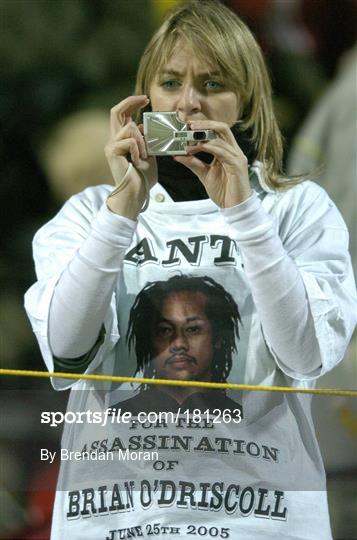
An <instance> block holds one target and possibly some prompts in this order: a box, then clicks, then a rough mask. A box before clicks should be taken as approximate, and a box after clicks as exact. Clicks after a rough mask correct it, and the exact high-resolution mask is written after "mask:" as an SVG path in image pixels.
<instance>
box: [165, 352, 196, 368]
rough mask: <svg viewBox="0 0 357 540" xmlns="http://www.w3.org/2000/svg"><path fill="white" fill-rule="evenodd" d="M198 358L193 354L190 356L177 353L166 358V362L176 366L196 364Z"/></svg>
mask: <svg viewBox="0 0 357 540" xmlns="http://www.w3.org/2000/svg"><path fill="white" fill-rule="evenodd" d="M196 363H197V362H196V359H195V358H193V356H189V355H188V354H175V355H172V356H170V358H169V359H168V360H166V362H165V364H166V365H170V366H176V367H181V366H182V367H183V366H186V365H187V364H196Z"/></svg>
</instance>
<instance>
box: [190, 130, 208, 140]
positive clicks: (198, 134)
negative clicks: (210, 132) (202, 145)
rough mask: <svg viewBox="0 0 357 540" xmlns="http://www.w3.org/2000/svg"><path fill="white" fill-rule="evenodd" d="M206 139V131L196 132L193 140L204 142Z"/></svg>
mask: <svg viewBox="0 0 357 540" xmlns="http://www.w3.org/2000/svg"><path fill="white" fill-rule="evenodd" d="M205 138H206V133H205V132H204V131H194V133H193V139H194V140H195V141H203V140H204V139H205Z"/></svg>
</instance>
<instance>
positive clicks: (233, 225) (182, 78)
mask: <svg viewBox="0 0 357 540" xmlns="http://www.w3.org/2000/svg"><path fill="white" fill-rule="evenodd" d="M145 110H152V111H175V112H177V113H178V116H179V117H180V119H181V120H182V121H184V122H186V123H187V124H188V125H189V127H190V129H192V130H201V129H209V130H213V131H214V132H215V134H216V139H214V140H211V141H208V142H203V143H199V144H196V145H194V146H189V147H188V148H187V155H186V156H176V157H175V158H173V159H172V158H168V159H165V158H164V159H161V158H159V159H155V158H154V157H148V156H147V150H146V146H145V142H144V139H143V136H142V128H141V124H140V120H138V121H137V122H135V121H134V120H133V117H134V115H137V118H140V113H141V112H142V111H145ZM237 123H238V127H239V130H237V129H236V127H237ZM243 148H244V151H243ZM202 152H204V154H202ZM207 154H208V155H210V156H211V159H212V156H213V161H211V162H210V163H209V162H208V160H207V159H206V158H207ZM106 156H107V159H108V162H109V165H110V168H111V171H112V174H113V178H114V181H115V184H116V188H115V189H114V191H113V190H112V188H111V187H110V186H98V187H95V188H89V189H87V190H85V191H84V192H83V193H81V194H79V195H76V196H75V197H72V198H71V199H70V200H69V201H68V202H67V203H66V205H65V206H64V208H63V209H62V210H61V211H60V213H59V214H58V215H57V216H56V217H55V218H54V219H53V220H52V221H51V222H50V223H48V224H47V225H46V226H45V227H43V228H42V229H41V230H40V231H39V232H38V233H37V235H36V237H35V241H34V252H35V260H36V269H37V273H38V282H37V283H36V284H35V285H34V286H33V287H32V288H31V289H30V290H29V291H28V293H27V296H26V308H27V311H28V313H29V316H30V318H31V321H32V324H33V328H34V331H35V333H36V334H37V336H38V339H39V342H40V346H41V349H42V353H43V356H44V358H45V360H46V363H47V366H48V368H49V369H50V370H51V371H52V370H53V368H55V369H56V370H58V371H71V370H72V371H74V372H79V371H88V372H90V373H99V374H107V375H110V374H119V375H133V373H134V371H135V366H136V362H135V360H133V358H132V357H131V356H130V354H128V351H127V345H126V343H125V339H124V337H125V333H126V330H127V324H128V313H129V311H130V308H131V306H132V305H133V302H134V300H135V297H136V295H137V294H138V292H139V291H140V290H141V289H142V288H143V287H145V285H146V284H147V283H148V282H153V281H158V280H163V279H168V278H170V277H171V276H172V275H175V274H180V273H181V274H182V273H185V274H189V275H197V276H205V275H209V276H211V277H212V278H214V280H215V281H216V282H218V283H220V284H221V285H223V286H224V288H225V289H226V290H227V291H229V292H230V293H231V294H232V296H233V297H234V299H235V301H236V302H237V304H238V306H239V312H240V314H241V319H242V321H241V322H242V325H241V329H240V341H239V347H238V350H239V354H238V361H237V358H236V359H235V361H234V365H233V367H232V371H231V376H230V381H234V382H244V383H250V384H268V385H283V386H286V385H290V386H298V387H311V386H313V385H314V384H315V381H316V379H317V378H318V377H319V376H321V375H322V374H323V373H325V372H326V371H328V370H329V369H331V368H332V367H333V366H334V365H336V364H337V363H338V362H339V361H340V360H341V359H342V357H343V354H344V351H345V348H346V346H347V344H348V340H349V337H350V335H351V333H352V331H353V328H354V324H355V320H354V317H355V305H356V304H355V302H356V300H355V290H354V284H353V277H352V272H351V266H350V258H349V255H348V251H347V246H348V233H347V230H346V227H345V225H344V223H343V221H342V219H341V217H340V215H339V213H338V211H337V210H336V208H335V207H334V205H333V203H332V202H331V201H330V200H329V199H328V197H327V195H326V194H325V192H324V191H323V190H322V189H320V188H319V187H318V186H316V185H314V184H313V183H311V182H308V181H306V182H301V181H297V180H296V181H288V180H286V179H284V178H283V177H282V174H281V171H280V162H281V157H282V144H281V136H280V133H279V130H278V127H277V125H276V121H275V118H274V113H273V108H272V101H271V88H270V83H269V79H268V76H267V71H266V68H265V65H264V61H263V59H262V55H261V52H260V49H259V47H258V45H257V44H256V42H255V40H254V38H253V36H252V35H251V33H250V32H249V30H248V29H247V28H246V27H245V25H244V24H243V23H242V22H241V21H240V20H239V19H238V17H236V16H235V15H234V14H233V13H231V12H230V11H229V10H228V9H227V8H226V7H224V6H223V5H221V4H220V3H218V2H215V1H211V0H208V1H201V2H197V1H192V2H189V3H188V4H186V5H184V6H182V7H179V8H178V9H177V10H176V11H174V12H173V13H171V14H170V15H169V16H168V18H167V19H166V21H165V22H164V23H163V25H162V26H161V28H160V29H159V30H158V31H157V32H156V34H155V35H154V37H153V39H152V41H151V42H150V44H149V45H148V47H147V49H146V51H145V52H144V54H143V57H142V60H141V63H140V66H139V71H138V76H137V87H136V93H135V95H134V96H131V97H128V98H127V99H125V100H124V101H122V102H121V103H119V104H118V105H117V106H115V107H114V108H113V109H112V111H111V136H110V141H109V142H108V145H107V147H106ZM149 323H150V320H148V324H149ZM118 328H119V332H118ZM119 336H122V338H121V339H119ZM181 347H182V350H184V348H185V347H188V345H187V344H183V345H181ZM185 354H186V353H185ZM182 355H183V353H182ZM178 364H179V368H178V371H180V370H181V369H182V368H183V367H182V366H181V365H180V362H179V363H178ZM181 364H182V359H181ZM53 384H54V386H55V387H56V388H58V389H63V388H67V387H69V384H68V382H67V381H60V380H55V381H53ZM76 389H79V390H91V391H90V392H88V393H87V392H76V391H75V390H76ZM109 389H110V387H109V385H103V386H101V387H100V388H99V387H98V386H93V385H90V384H88V383H86V382H84V381H82V382H81V381H79V382H77V383H76V384H75V385H74V390H73V391H72V393H71V397H70V402H69V409H70V410H88V409H91V410H93V409H96V408H97V407H99V408H101V407H102V406H103V404H102V401H103V395H105V393H106V392H108V391H109ZM163 399H164V394H163ZM244 399H245V403H244V400H243V415H244V419H245V420H246V422H247V424H246V425H244V426H245V427H244V429H247V430H248V431H246V432H244V433H245V436H246V439H245V444H246V446H245V448H246V450H247V451H245V452H243V450H242V448H241V447H240V448H241V450H242V451H241V452H240V451H238V450H237V448H238V447H237V444H236V443H237V441H238V439H239V440H240V441H242V440H243V435H242V433H243V432H241V435H239V434H238V433H237V434H236V435H234V436H233V437H232V435H230V438H229V437H227V440H230V441H235V444H236V446H235V449H236V452H234V451H232V454H231V455H230V459H231V460H233V461H229V462H227V461H225V454H227V453H229V452H228V446H227V448H223V446H222V447H221V448H220V449H218V450H217V448H215V449H213V448H212V452H215V451H217V452H218V455H220V459H223V462H222V463H224V467H226V468H225V469H224V470H225V471H226V472H223V469H222V471H220V474H221V476H220V478H224V479H226V480H227V481H224V482H223V485H219V486H217V482H214V481H212V482H209V487H208V484H207V486H206V487H204V486H205V484H204V482H203V480H202V482H203V483H202V482H201V483H199V485H198V484H197V485H195V486H193V484H192V485H191V484H190V482H186V481H185V482H184V486H183V485H182V482H175V483H174V485H171V490H172V491H171V495H172V497H170V496H168V494H167V492H166V491H165V489H166V487H167V486H166V484H165V485H164V487H162V485H161V487H162V489H164V492H162V491H161V492H160V493H161V494H160V496H158V497H159V498H158V499H155V497H154V493H156V491H155V487H153V486H156V489H158V488H157V486H158V484H155V481H156V482H158V481H159V480H157V479H156V480H153V482H152V483H150V484H149V485H150V486H151V487H150V489H149V488H148V493H149V495H147V497H148V498H147V499H145V493H144V491H145V489H146V488H145V489H144V486H143V484H140V486H138V489H137V491H136V487H134V492H135V494H136V495H137V496H138V497H139V499H138V501H137V502H135V501H136V499H135V495H133V493H131V495H130V496H132V497H134V502H132V499H131V498H130V496H128V497H129V499H130V501H129V502H130V504H129V503H128V504H129V506H128V507H127V509H130V511H132V512H134V511H135V510H137V509H138V508H140V509H141V510H142V512H141V514H140V519H139V517H138V515H137V514H136V513H135V512H134V514H133V513H131V514H129V516H128V513H125V512H126V510H125V508H124V506H123V508H122V509H120V505H119V503H118V496H116V503H115V504H114V503H113V502H112V503H111V506H110V505H109V503H108V502H107V500H104V495H103V493H104V491H105V492H110V493H111V494H112V496H113V493H114V494H116V493H117V491H118V492H119V491H120V487H118V486H117V485H116V484H114V485H113V484H112V485H111V487H109V485H108V484H106V485H105V490H104V488H103V486H100V484H95V485H94V487H90V488H89V487H88V486H87V487H86V485H85V482H84V484H81V485H82V488H83V486H84V488H83V489H79V488H78V489H77V487H78V482H79V479H80V478H81V479H82V480H83V478H84V477H85V475H86V473H85V470H86V469H85V468H84V469H80V473H79V471H78V468H77V471H76V473H68V471H67V472H64V471H62V484H61V483H60V488H59V492H58V496H57V502H56V505H57V506H56V511H55V517H54V525H53V538H63V537H64V535H65V534H66V535H67V536H68V537H70V538H79V537H84V535H85V537H86V538H103V537H105V536H104V535H105V534H106V535H107V537H108V538H110V539H111V540H116V538H121V537H123V538H124V537H125V536H120V534H126V533H121V532H120V531H119V529H121V527H123V530H124V528H127V527H133V526H137V527H141V532H145V534H149V533H148V531H149V529H147V527H150V526H152V524H153V522H159V523H160V527H166V526H167V527H173V528H175V527H176V528H177V529H180V530H179V533H175V532H172V531H171V532H167V531H165V530H163V529H160V531H161V533H162V534H164V533H165V534H171V536H170V538H171V537H172V535H174V534H180V535H181V536H183V537H186V536H185V535H187V538H190V535H191V534H194V532H192V531H197V530H198V528H199V527H205V525H204V524H210V525H211V528H207V531H206V532H205V534H208V535H211V536H215V535H216V536H217V535H219V536H220V537H222V538H228V537H231V538H236V537H238V535H239V538H247V539H248V538H277V537H281V538H296V537H298V536H299V537H301V538H317V537H318V538H321V539H325V538H331V536H330V531H329V523H328V514H327V505H326V497H325V494H324V493H323V482H324V481H323V468H322V463H321V458H320V454H319V451H318V447H317V444H316V441H315V439H314V434H313V429H312V428H311V421H310V419H309V412H308V408H309V407H308V403H307V402H306V400H302V399H301V398H298V397H296V396H293V397H291V396H279V397H278V398H277V397H273V396H272V395H271V394H268V395H267V396H265V395H263V397H262V395H260V396H258V397H257V396H254V399H250V398H249V396H248V397H246V398H244ZM115 401H117V399H116V400H115ZM113 402H114V401H113V400H112V403H113ZM253 420H254V421H253ZM252 426H254V427H252ZM206 427H207V426H206ZM223 427H224V428H226V429H228V428H229V429H233V430H235V429H237V426H233V427H232V428H231V427H227V426H222V425H221V426H220V428H219V429H223ZM69 428H71V429H69ZM257 428H258V429H257ZM121 429H122V428H121ZM216 429H218V428H216ZM84 431H85V428H84V427H83V426H78V425H76V426H66V429H65V433H64V439H63V445H67V446H68V444H69V441H72V442H73V441H74V442H73V444H74V446H75V447H76V448H88V445H89V446H90V441H91V440H92V443H93V444H94V441H96V442H97V443H98V444H99V440H101V441H102V444H104V443H103V441H104V440H108V439H109V437H108V436H107V437H103V438H102V439H100V437H99V436H97V434H93V436H92V439H91V438H90V436H88V435H84V434H83V433H84ZM217 433H218V432H217ZM217 433H216V435H217ZM253 434H254V437H255V439H252V437H253ZM219 435H221V436H222V437H223V435H222V433H221V432H219ZM226 435H227V434H226ZM222 437H218V439H221V438H222ZM234 437H237V438H234ZM248 437H249V438H248ZM264 437H265V438H264ZM223 438H224V437H223ZM216 439H217V437H216ZM268 440H269V441H270V444H268V443H267V441H268ZM79 441H80V442H79ZM249 441H250V442H249ZM107 443H108V441H107V442H106V443H105V445H104V447H105V448H108V447H107V446H106V445H107ZM93 444H92V447H93V448H95V447H96V445H94V446H93ZM98 444H97V446H98ZM153 444H154V443H153ZM202 444H203V443H202V442H200V443H198V446H197V447H196V448H199V449H200V450H202V451H203V447H202ZM207 444H208V443H207ZM230 444H231V445H232V448H233V442H232V443H230ZM253 444H254V445H255V446H249V445H253ZM227 445H228V443H227ZM264 448H269V449H270V450H269V452H270V454H266V455H265V457H264V452H265V453H266V452H267V450H264ZM248 449H249V451H248ZM272 449H275V450H274V451H273V450H272ZM191 450H192V449H191ZM275 451H276V452H275ZM274 452H275V453H274ZM221 454H222V455H221ZM238 455H240V456H243V455H244V456H245V457H244V459H246V460H247V462H245V461H241V462H239V461H238V462H237V456H238ZM269 455H271V456H273V458H272V459H271V460H270V461H271V463H269V467H270V468H269V471H268V469H267V468H266V469H264V465H266V461H269V460H268V459H267V456H269ZM278 455H279V456H280V458H279V459H280V461H279V459H278V457H277V456H278ZM254 456H255V457H256V458H257V459H258V461H259V458H261V460H260V461H259V465H257V463H258V461H257V462H254V463H255V465H252V459H251V458H252V457H254ZM165 457H166V454H165ZM194 457H195V458H196V462H197V454H194ZM275 458H276V459H275ZM227 459H228V458H227ZM242 459H243V458H242ZM182 460H183V458H182ZM182 460H181V455H180V459H179V461H178V462H177V463H178V465H177V467H183V470H184V471H185V473H186V474H188V476H189V478H192V475H195V474H197V475H198V472H197V468H196V469H195V467H194V466H193V463H194V462H195V460H194V459H193V462H192V458H191V461H190V463H189V464H188V465H187V464H186V465H185V466H183V465H182V463H183V461H182ZM253 461H254V460H253ZM202 463H203V464H207V465H206V468H205V474H204V475H203V476H202V478H203V479H204V478H207V474H209V475H210V474H212V471H214V470H216V468H217V464H215V463H214V462H213V463H212V462H211V461H209V460H208V461H205V460H202ZM260 464H263V465H260ZM292 464H293V466H291V465H292ZM202 466H204V465H202ZM222 466H223V465H222ZM87 467H88V466H87ZM219 467H221V465H219ZM224 467H223V468H224ZM267 467H268V465H267ZM151 469H153V467H151ZM87 470H88V469H87ZM253 470H254V472H252V471H253ZM304 470H305V473H306V476H304V475H303V474H302V471H304ZM188 471H189V472H188ZM207 471H210V472H209V473H208V472H207ZM227 471H228V472H227ZM229 471H230V473H229ZM232 471H234V472H235V473H236V474H238V476H239V479H240V480H242V478H243V477H244V482H245V484H244V482H243V481H242V482H243V484H242V485H240V484H239V482H238V480H237V483H235V484H229V477H230V474H232ZM249 471H251V472H249ZM292 471H294V472H292ZM154 473H155V474H159V473H158V472H157V469H155V467H154ZM181 473H182V471H181ZM125 474H134V473H133V472H132V471H129V472H128V471H127V473H125ZM135 474H136V473H135ZM145 474H149V472H147V473H145ZM226 474H227V476H225V475H226ZM249 474H251V476H249ZM134 476H135V475H134ZM277 477H280V478H284V481H283V480H282V483H281V484H279V485H275V484H274V479H276V478H277ZM287 477H289V481H286V482H285V480H286V478H287ZM302 477H304V478H309V480H308V481H307V482H306V483H304V482H303V479H302ZM73 478H76V482H77V487H76V485H75V482H74V483H73V482H72V481H69V479H72V480H73ZM128 478H129V476H128ZM64 479H65V480H64ZM212 480H214V478H213V479H212ZM165 481H166V480H165ZM159 483H160V482H159ZM218 484H219V482H218ZM179 485H180V489H181V491H180V492H179V491H178V486H179ZM244 485H245V486H246V487H245V488H244ZM232 486H234V487H232ZM240 486H241V487H240ZM101 488H103V489H101ZM243 488H244V489H243ZM176 489H177V491H176ZM60 490H62V491H60ZM182 490H183V491H182ZM205 490H206V491H205ZM206 492H207V493H208V492H210V493H211V498H210V499H209V502H207V500H208V499H207V500H206V498H205V493H206ZM194 493H199V494H200V497H201V499H200V501H198V500H197V498H195V497H194ZM279 494H280V495H279ZM269 495H270V496H271V499H268V498H266V497H268V496H269ZM232 497H233V498H232ZM247 497H248V499H247ZM283 497H285V501H286V506H284V505H283V504H282V499H283ZM111 500H112V501H113V499H111ZM247 500H248V502H247ZM145 501H146V502H147V501H149V502H147V504H146V502H145ZM160 501H161V503H160ZM232 501H233V502H232ZM129 507H130V508H129ZM110 508H111V510H110ZM190 509H194V510H195V511H191V510H190ZM253 509H254V511H253ZM101 510H102V511H101ZM143 510H145V511H143ZM196 510H197V511H196ZM199 510H200V511H199ZM203 510H205V512H203ZM118 512H124V513H122V514H120V516H121V517H120V526H119V521H115V520H116V519H118V518H117V515H118V514H117V513H118ZM93 516H96V519H94V520H93V519H91V520H88V519H87V520H86V519H84V518H87V517H93ZM133 516H135V517H133ZM99 517H100V518H101V519H99ZM262 517H264V518H269V519H261V518H262ZM97 518H98V519H97ZM238 518H242V519H238ZM243 518H244V519H243ZM135 520H136V521H135ZM183 524H185V525H183ZM83 527H86V532H85V533H84V532H83V531H84V529H83ZM189 527H192V528H191V529H190V528H189ZM215 527H216V528H217V527H218V528H217V534H216V529H215ZM205 530H206V529H205ZM118 531H119V532H118ZM202 531H203V529H202ZM203 532H204V531H203ZM203 532H202V534H203ZM81 534H82V536H81ZM196 534H197V533H196ZM199 534H201V533H199ZM71 535H72V536H71Z"/></svg>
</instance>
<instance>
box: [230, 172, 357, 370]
mask: <svg viewBox="0 0 357 540" xmlns="http://www.w3.org/2000/svg"><path fill="white" fill-rule="evenodd" d="M271 200H274V203H273V204H271V203H270V204H271V207H270V213H268V212H266V211H265V210H264V208H263V207H262V204H261V203H260V201H259V200H258V199H257V198H255V200H254V201H250V202H249V201H248V202H246V203H243V205H239V207H240V208H239V207H234V208H231V209H227V210H224V211H223V214H224V217H225V219H226V221H227V222H228V224H229V226H230V233H231V235H232V236H233V237H234V238H235V239H236V240H237V242H238V245H239V247H240V249H241V251H242V257H243V261H244V264H245V271H246V274H247V277H248V279H249V282H250V284H251V288H252V294H253V298H254V301H255V303H256V307H257V312H258V315H259V317H260V320H261V324H262V331H263V334H264V337H265V340H266V343H267V346H268V348H269V350H270V351H271V353H272V355H273V357H274V358H275V361H276V363H277V365H278V366H279V368H280V369H281V370H282V371H283V372H284V373H285V374H286V375H288V376H289V377H291V378H294V379H297V380H313V379H316V378H317V377H319V376H321V375H322V374H324V373H325V372H327V371H329V370H330V369H332V368H333V367H334V366H335V365H336V364H337V363H338V362H339V361H340V360H341V359H342V358H343V355H344V353H345V350H346V347H347V345H348V342H349V339H350V337H351V334H352V332H353V329H354V326H355V322H356V291H355V285H354V280H353V273H352V268H351V262H350V257H349V253H348V233H347V229H346V227H345V225H344V222H343V220H342V218H341V216H340V214H339V212H338V210H337V209H336V207H335V206H334V204H333V203H332V202H331V200H330V199H329V198H328V196H327V195H326V193H325V192H324V190H322V189H321V188H319V187H318V186H316V185H315V184H313V183H311V182H304V183H303V184H300V185H299V186H296V187H295V188H292V189H290V190H288V191H287V192H285V193H283V194H276V195H272V196H270V201H271ZM309 365H310V366H312V368H311V369H310V370H309V369H307V368H308V366H309Z"/></svg>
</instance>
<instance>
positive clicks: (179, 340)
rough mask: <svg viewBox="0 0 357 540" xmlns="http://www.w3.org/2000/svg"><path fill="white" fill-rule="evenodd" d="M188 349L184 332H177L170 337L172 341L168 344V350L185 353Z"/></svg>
mask: <svg viewBox="0 0 357 540" xmlns="http://www.w3.org/2000/svg"><path fill="white" fill-rule="evenodd" d="M188 348H189V345H188V340H187V336H186V335H185V332H181V331H177V332H175V334H174V335H173V336H172V340H171V343H170V350H171V351H172V352H177V351H187V350H188Z"/></svg>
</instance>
